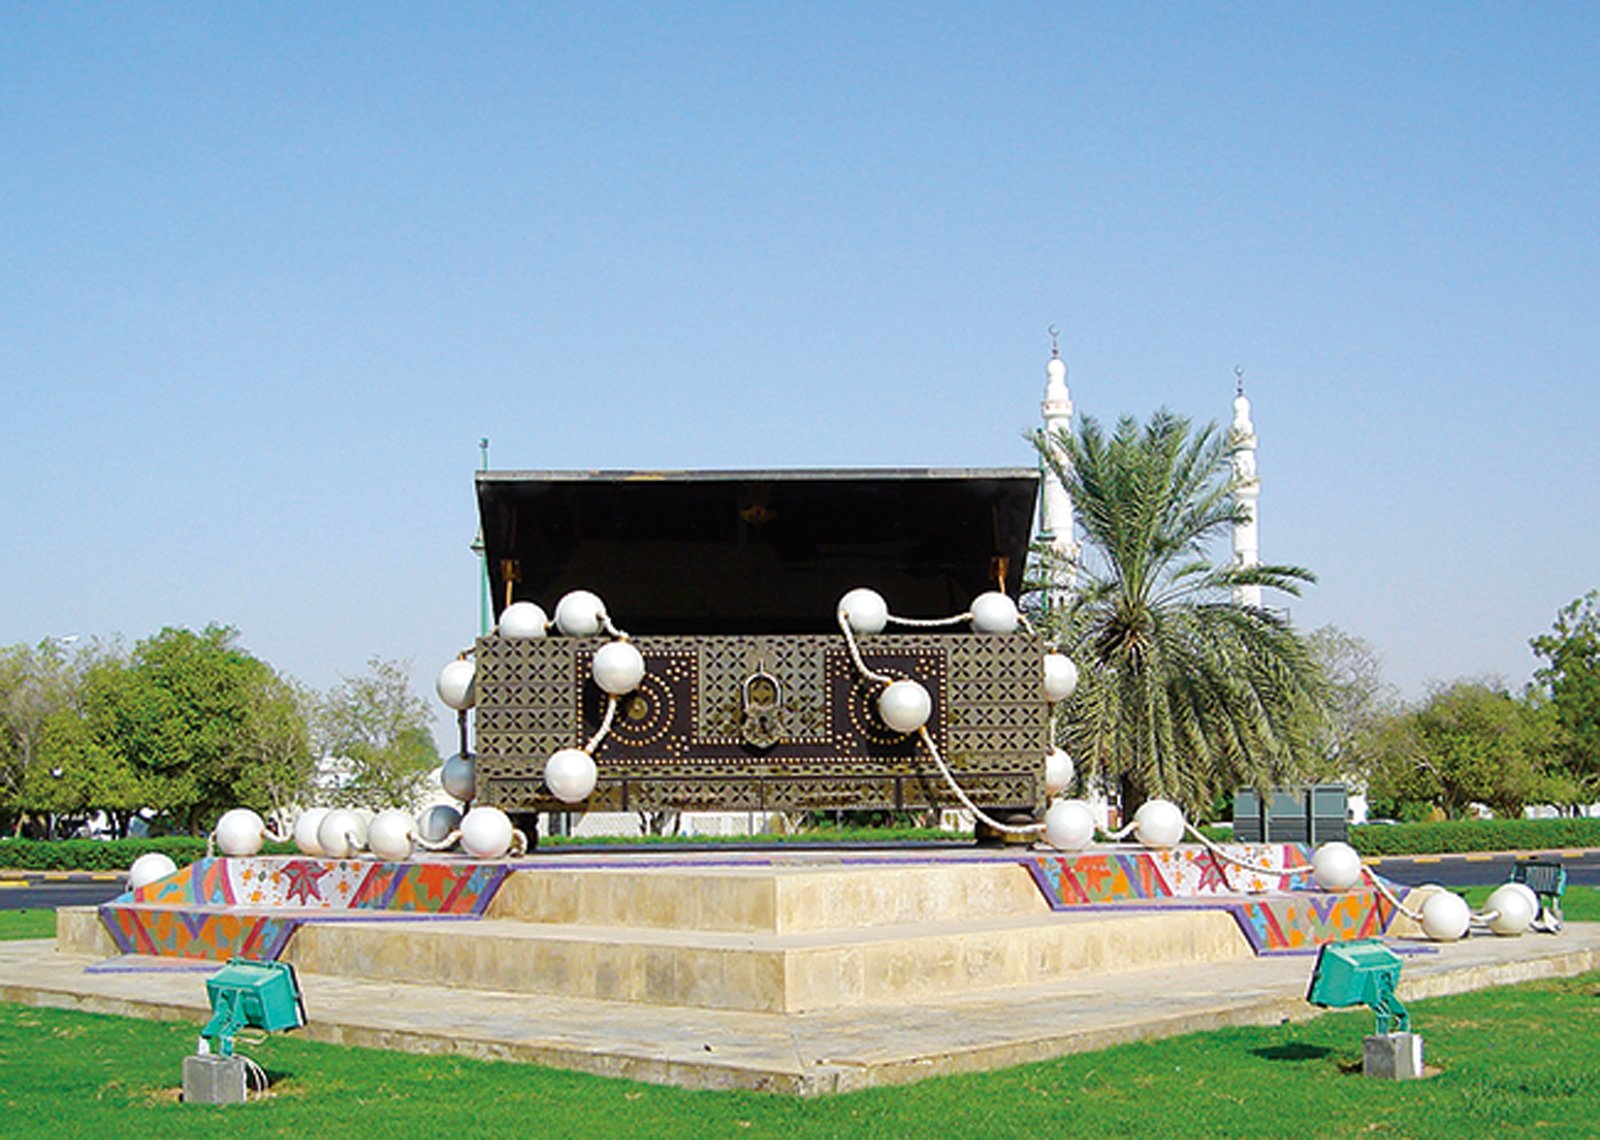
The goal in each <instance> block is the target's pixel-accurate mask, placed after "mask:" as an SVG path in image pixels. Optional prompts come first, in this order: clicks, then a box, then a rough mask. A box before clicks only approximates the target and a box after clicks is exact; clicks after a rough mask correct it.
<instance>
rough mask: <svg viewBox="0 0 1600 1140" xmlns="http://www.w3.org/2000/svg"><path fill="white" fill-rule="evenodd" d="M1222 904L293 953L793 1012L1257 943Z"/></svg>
mask: <svg viewBox="0 0 1600 1140" xmlns="http://www.w3.org/2000/svg"><path fill="white" fill-rule="evenodd" d="M1251 953H1252V952H1251V949H1250V946H1249V944H1248V942H1247V941H1246V939H1245V938H1244V936H1243V935H1242V934H1241V932H1240V930H1239V927H1238V924H1237V923H1236V922H1235V921H1234V920H1233V918H1232V917H1231V916H1230V915H1228V914H1226V913H1223V912H1221V911H1207V910H1192V911H1179V912H1166V913H1159V914H1158V913H1109V912H1105V911H1097V912H1095V913H1090V914H1060V913H1045V914H1036V915H1032V916H1004V917H989V918H969V919H965V920H961V921H952V920H947V919H946V920H938V921H930V922H921V923H911V924H903V925H898V926H871V927H861V928H858V929H854V930H832V931H820V930H812V931H803V932H798V933H791V934H766V933H762V934H755V933H733V932H727V931H706V930H666V929H659V928H657V929H652V928H639V927H631V928H630V927H616V926H592V925H581V924H574V923H566V924H549V923H529V922H517V921H510V920H505V919H486V920H484V921H482V922H472V923H451V924H448V925H441V924H437V923H428V922H385V923H382V924H371V925H368V924H362V923H352V922H344V923H337V924H310V925H307V926H304V927H302V928H301V929H300V930H299V931H298V932H297V933H296V935H295V937H294V939H293V940H292V941H291V943H290V944H289V947H288V949H287V950H286V951H285V954H284V957H285V958H286V959H287V960H288V961H291V962H293V963H294V964H295V967H296V968H297V969H302V970H306V971H309V972H312V973H318V974H325V975H335V976H342V977H349V978H358V979H363V980H378V979H384V980H389V981H394V982H402V983H411V984H423V985H442V986H453V987H462V988H467V989H473V990H501V991H508V992H513V993H524V994H539V995H551V996H561V997H573V998H586V999H596V1000H601V1001H621V1002H633V1003H642V1004H647V1005H658V1006H695V1007H700V1008H705V1009H728V1010H748V1011H755V1012H766V1013H794V1012H801V1011H806V1010H820V1009H838V1008H845V1007H852V1006H870V1005H883V1004H894V1003H899V1002H908V1001H919V1000H926V999H929V998H940V997H949V996H955V995H959V994H963V993H969V992H973V991H979V990H999V989H1004V988H1007V987H1021V986H1028V985H1037V984H1042V983H1048V982H1051V981H1055V980H1060V979H1064V978H1069V977H1073V976H1077V975H1084V974H1093V973H1105V972H1117V971H1123V970H1130V969H1150V968H1158V967H1160V968H1170V969H1186V968H1190V967H1194V966H1199V965H1201V964H1204V963H1210V962H1219V961H1228V960H1234V959H1240V958H1248V957H1250V956H1251Z"/></svg>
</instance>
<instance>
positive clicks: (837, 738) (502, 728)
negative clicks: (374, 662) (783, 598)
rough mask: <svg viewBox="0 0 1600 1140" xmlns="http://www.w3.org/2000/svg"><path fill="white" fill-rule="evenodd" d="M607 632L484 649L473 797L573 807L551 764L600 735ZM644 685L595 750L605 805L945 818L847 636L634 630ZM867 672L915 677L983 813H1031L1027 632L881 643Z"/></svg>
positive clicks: (1037, 692) (945, 801) (1031, 670)
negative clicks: (875, 811)
mask: <svg viewBox="0 0 1600 1140" xmlns="http://www.w3.org/2000/svg"><path fill="white" fill-rule="evenodd" d="M604 644H605V639H603V638H571V637H547V638H535V639H518V640H510V639H504V638H500V637H498V636H489V637H485V638H482V639H480V640H479V642H478V645H477V650H476V653H477V659H478V667H477V706H476V718H477V719H476V751H477V754H478V760H477V772H478V789H479V797H480V799H481V801H482V802H484V803H488V804H493V805H495V806H498V807H501V808H504V809H506V810H508V811H548V810H566V809H567V805H564V804H562V803H560V802H559V801H557V800H554V799H553V798H551V797H550V796H549V794H548V792H547V791H546V789H545V787H544V783H543V770H544V762H545V760H546V758H548V757H549V756H550V754H551V753H552V752H554V751H556V750H557V749H560V748H570V747H575V746H581V745H584V744H585V743H587V742H588V740H589V739H590V738H591V737H592V736H593V734H594V733H595V732H596V731H597V729H598V728H599V725H600V723H601V720H602V718H603V716H604V713H605V707H606V705H605V698H604V696H603V694H602V693H601V692H600V691H599V689H598V688H596V686H595V685H594V683H593V682H592V681H591V680H590V677H589V668H590V661H591V660H592V658H593V655H594V652H595V650H597V649H598V648H600V646H602V645H604ZM633 644H634V646H635V647H636V648H637V649H638V650H639V652H640V653H641V654H642V655H643V657H644V660H645V671H646V672H645V680H644V682H643V683H642V684H641V685H640V687H639V689H638V690H636V691H635V692H634V693H631V694H629V695H628V696H626V697H624V698H623V699H622V701H621V703H620V704H619V706H618V713H617V716H616V718H615V720H614V723H613V727H612V730H611V732H610V734H609V735H608V736H607V737H606V739H605V741H604V742H603V743H602V745H601V746H600V748H599V749H598V751H597V752H596V755H595V762H596V764H597V766H598V768H599V776H600V778H599V783H598V785H597V787H596V789H595V792H594V794H593V795H592V796H591V797H590V799H589V800H588V801H587V803H586V805H585V806H586V807H587V808H589V809H593V810H614V811H645V810H660V809H702V810H712V809H723V810H752V811H753V810H799V809H804V808H891V809H898V808H921V807H930V806H937V807H950V806H955V805H956V800H955V798H954V797H953V796H952V795H951V794H950V792H949V789H948V788H947V787H946V786H945V785H944V782H943V780H942V779H941V778H940V776H939V774H938V771H937V768H936V767H935V766H934V764H933V761H932V760H931V758H930V757H929V756H928V755H927V753H926V752H925V750H924V749H923V747H922V745H921V743H920V742H919V741H918V739H917V738H916V737H915V736H903V735H900V734H897V733H895V732H893V731H891V730H890V729H888V728H887V727H886V726H885V725H884V724H883V723H882V722H881V721H880V720H879V718H878V716H877V710H876V707H875V703H874V698H875V695H876V691H877V686H875V685H873V684H871V683H867V682H863V681H862V680H861V678H860V676H859V674H858V673H857V671H856V669H855V666H854V664H853V662H852V661H851V659H850V655H849V650H848V646H847V643H846V642H845V639H844V637H843V636H842V635H809V634H806V635H774V636H765V637H763V636H693V637H637V638H634V639H633ZM859 644H860V648H861V653H862V656H863V658H864V660H865V661H866V662H867V664H868V666H869V667H870V668H872V669H873V670H875V671H877V672H880V673H884V674H887V675H890V676H895V677H912V678H915V679H916V680H918V681H920V682H921V683H922V684H923V685H924V686H925V687H926V688H927V690H928V692H929V694H930V696H931V697H932V699H933V713H932V716H931V718H930V720H929V723H928V731H929V734H930V735H931V736H932V737H933V739H934V742H935V744H936V745H937V747H938V748H939V750H940V752H941V754H942V755H943V756H944V758H945V760H946V762H947V763H948V764H949V765H950V767H951V769H952V770H953V771H954V772H955V773H956V774H957V777H958V779H959V780H960V782H961V784H962V786H963V787H964V788H965V789H966V790H967V791H968V793H969V794H970V795H971V796H972V797H973V799H974V800H976V801H977V802H978V803H979V804H981V805H984V806H986V807H992V808H996V809H1001V808H1024V809H1028V808H1034V807H1036V806H1038V804H1039V801H1040V798H1041V795H1042V792H1043V757H1044V752H1045V746H1046V737H1047V727H1046V711H1047V710H1046V705H1045V700H1044V693H1043V685H1042V675H1043V653H1044V649H1043V645H1042V643H1041V642H1040V641H1039V639H1038V638H1036V637H1034V636H1033V635H1031V634H1027V633H1016V634H1010V635H986V634H975V633H970V632H966V631H963V632H960V633H912V634H880V635H875V636H866V637H862V638H860V640H859Z"/></svg>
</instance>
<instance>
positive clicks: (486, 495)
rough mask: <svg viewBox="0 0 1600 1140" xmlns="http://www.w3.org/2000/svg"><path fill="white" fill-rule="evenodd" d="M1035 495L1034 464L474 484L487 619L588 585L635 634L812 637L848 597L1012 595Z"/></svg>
mask: <svg viewBox="0 0 1600 1140" xmlns="http://www.w3.org/2000/svg"><path fill="white" fill-rule="evenodd" d="M1038 487H1039V473H1038V471H1036V470H1034V469H1032V468H1003V469H993V468H989V469H976V470H974V469H967V468H959V469H950V468H933V469H905V468H885V469H845V470H793V471H584V472H568V471H480V472H479V473H478V475H477V490H478V510H479V514H480V515H481V517H482V521H483V541H484V547H485V553H486V557H487V559H488V568H489V584H490V589H491V591H492V595H491V596H492V597H493V599H494V608H495V611H496V612H497V613H498V612H499V611H500V610H501V609H503V608H504V607H505V605H506V604H507V601H508V598H509V600H512V601H523V600H526V601H532V602H537V603H538V604H539V605H541V606H542V607H544V609H545V612H547V613H549V612H553V610H554V608H555V604H556V602H557V601H558V600H559V599H560V597H561V595H563V594H565V593H566V592H567V591H568V590H576V589H584V590H592V591H594V592H595V593H596V594H599V595H600V597H601V598H602V599H604V600H605V603H606V608H607V610H608V611H609V612H610V614H611V616H612V620H613V621H615V622H616V623H617V625H618V626H620V627H621V628H623V629H625V630H628V631H629V632H631V633H641V634H646V633H648V634H706V633H721V634H755V633H825V632H829V631H831V630H833V629H835V628H836V625H835V618H834V611H835V607H836V606H837V604H838V601H839V598H840V597H841V596H842V595H843V594H844V592H845V591H846V590H849V589H851V588H853V587H856V586H870V587H871V588H873V589H875V590H877V591H878V592H879V593H881V594H882V595H883V596H884V598H885V599H887V600H888V603H889V609H890V611H891V612H893V613H897V614H901V615H903V616H906V617H945V616H949V615H951V614H957V613H961V612H963V611H964V610H966V609H967V607H968V606H969V605H970V604H971V602H972V599H973V598H974V597H976V596H977V595H978V594H980V593H982V592H983V591H984V590H992V589H995V588H997V587H998V586H999V585H1000V584H1001V582H1002V581H1003V583H1004V589H1005V591H1006V593H1008V594H1010V595H1011V596H1012V597H1016V596H1017V595H1018V592H1019V590H1020V588H1021V583H1022V571H1023V563H1024V561H1025V559H1026V558H1027V552H1028V541H1029V538H1030V536H1031V534H1032V530H1033V507H1034V502H1035V499H1036V497H1037V494H1038ZM508 578H509V579H510V580H511V591H510V594H509V595H508V594H507V591H506V582H507V579H508Z"/></svg>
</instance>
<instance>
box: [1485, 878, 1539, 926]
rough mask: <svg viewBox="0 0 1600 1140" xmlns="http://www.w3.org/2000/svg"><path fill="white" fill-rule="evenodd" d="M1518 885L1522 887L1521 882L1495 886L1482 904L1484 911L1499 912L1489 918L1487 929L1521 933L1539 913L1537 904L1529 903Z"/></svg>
mask: <svg viewBox="0 0 1600 1140" xmlns="http://www.w3.org/2000/svg"><path fill="white" fill-rule="evenodd" d="M1518 887H1522V884H1521V883H1506V884H1505V885H1504V886H1500V887H1496V888H1495V889H1494V890H1493V891H1491V892H1490V893H1489V898H1488V900H1487V901H1485V902H1484V904H1483V909H1484V910H1486V911H1499V912H1500V913H1499V914H1497V915H1496V916H1495V917H1494V918H1491V919H1490V920H1489V929H1490V930H1492V931H1494V932H1495V933H1496V934H1500V935H1505V936H1514V935H1518V934H1522V933H1524V932H1525V931H1526V930H1527V929H1528V927H1530V926H1532V925H1533V920H1534V917H1535V916H1536V915H1538V913H1539V907H1538V904H1537V903H1533V904H1529V902H1528V896H1527V895H1525V894H1523V893H1522V891H1521V890H1518V889H1517V888H1518ZM1526 889H1527V888H1525V887H1524V888H1523V890H1526ZM1528 893H1529V894H1532V893H1533V892H1531V891H1529V892H1528ZM1535 897H1536V898H1537V896H1535Z"/></svg>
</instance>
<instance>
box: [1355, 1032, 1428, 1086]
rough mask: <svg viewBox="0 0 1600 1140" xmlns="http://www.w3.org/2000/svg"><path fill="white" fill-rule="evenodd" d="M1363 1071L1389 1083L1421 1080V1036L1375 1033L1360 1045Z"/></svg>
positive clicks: (1416, 1034)
mask: <svg viewBox="0 0 1600 1140" xmlns="http://www.w3.org/2000/svg"><path fill="white" fill-rule="evenodd" d="M1361 1071H1362V1072H1363V1073H1365V1074H1366V1075H1367V1076H1369V1077H1379V1078H1382V1079H1384V1080H1390V1081H1404V1080H1410V1079H1411V1078H1413V1077H1420V1076H1422V1035H1421V1034H1420V1033H1375V1034H1373V1035H1372V1036H1370V1037H1367V1038H1365V1039H1363V1040H1362V1042H1361Z"/></svg>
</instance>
